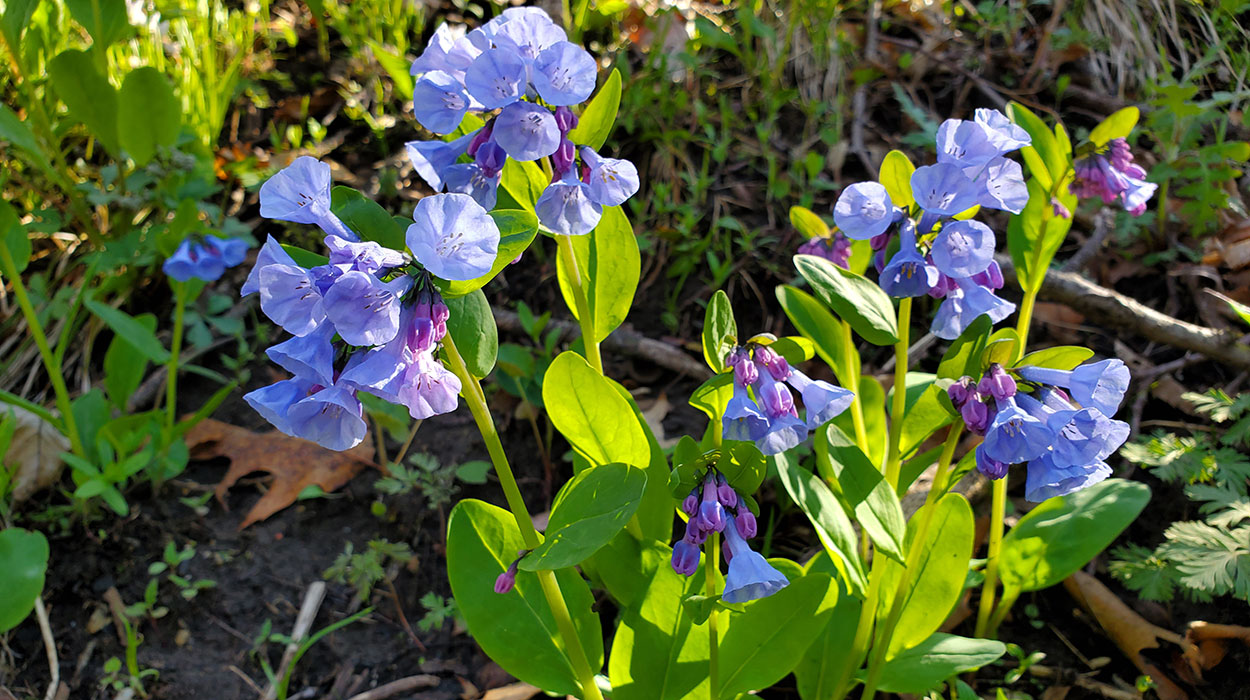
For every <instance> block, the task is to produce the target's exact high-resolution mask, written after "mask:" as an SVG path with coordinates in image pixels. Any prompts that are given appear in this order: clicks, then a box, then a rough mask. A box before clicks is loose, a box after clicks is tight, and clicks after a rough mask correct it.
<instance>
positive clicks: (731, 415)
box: [721, 382, 768, 441]
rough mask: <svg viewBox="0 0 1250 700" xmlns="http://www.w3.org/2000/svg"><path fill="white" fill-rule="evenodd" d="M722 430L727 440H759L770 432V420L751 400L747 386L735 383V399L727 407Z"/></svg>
mask: <svg viewBox="0 0 1250 700" xmlns="http://www.w3.org/2000/svg"><path fill="white" fill-rule="evenodd" d="M721 430H722V433H723V437H724V439H726V440H743V441H754V440H758V439H760V438H761V437H763V436H764V434H765V433H766V432H768V418H767V417H766V416H765V415H764V412H763V411H761V410H760V408H759V406H757V405H755V402H754V401H752V400H751V397H750V395H749V394H748V393H747V389H746V387H745V386H739V385H738V384H737V383H736V382H735V383H734V393H733V398H731V399H729V403H728V404H727V405H726V406H725V415H724V416H723V417H722V418H721Z"/></svg>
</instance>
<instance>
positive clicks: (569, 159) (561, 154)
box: [551, 138, 577, 182]
mask: <svg viewBox="0 0 1250 700" xmlns="http://www.w3.org/2000/svg"><path fill="white" fill-rule="evenodd" d="M576 155H577V148H576V147H575V146H574V145H573V142H572V141H570V140H568V138H561V139H560V145H559V147H557V148H556V152H555V153H552V154H551V181H552V182H556V181H558V180H560V179H562V178H563V177H564V174H565V173H567V172H568V171H569V170H570V169H571V168H572V167H573V159H574V157H576Z"/></svg>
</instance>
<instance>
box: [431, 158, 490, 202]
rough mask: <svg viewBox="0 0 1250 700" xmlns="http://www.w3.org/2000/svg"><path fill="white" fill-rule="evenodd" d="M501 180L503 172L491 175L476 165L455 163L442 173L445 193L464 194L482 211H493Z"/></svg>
mask: <svg viewBox="0 0 1250 700" xmlns="http://www.w3.org/2000/svg"><path fill="white" fill-rule="evenodd" d="M502 180H503V171H502V170H497V171H495V173H494V174H493V175H492V174H490V173H488V172H487V170H486V169H485V168H483V167H482V166H481V165H479V164H477V163H457V164H455V165H453V166H451V167H450V168H448V169H447V171H446V172H445V173H444V180H443V184H444V185H446V187H447V191H448V192H452V193H456V194H466V195H468V196H470V197H472V198H473V201H475V202H477V203H478V204H480V205H481V206H482V208H483V209H487V210H489V209H494V208H495V204H496V203H497V202H498V201H499V183H500V182H501V181H502Z"/></svg>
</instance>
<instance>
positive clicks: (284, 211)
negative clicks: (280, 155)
mask: <svg viewBox="0 0 1250 700" xmlns="http://www.w3.org/2000/svg"><path fill="white" fill-rule="evenodd" d="M330 184H331V183H330V166H329V165H327V164H325V163H322V162H321V161H319V160H317V159H316V158H313V157H312V156H300V157H299V158H296V159H295V160H293V161H291V164H290V165H288V166H286V167H285V168H283V169H282V170H279V171H278V172H277V173H274V175H273V176H272V177H270V178H269V179H268V180H266V181H265V184H263V185H261V186H260V215H261V216H263V217H265V218H266V219H277V220H278V221H290V222H291V223H295V224H313V225H315V226H318V227H320V228H321V230H323V231H325V232H326V233H327V234H334V235H337V236H340V237H342V238H346V239H348V240H353V241H354V240H357V238H358V236H357V235H356V234H355V233H353V232H352V231H351V230H350V229H348V228H347V227H346V226H344V225H343V222H342V221H340V220H339V218H338V217H337V216H335V215H334V213H333V212H331V211H330Z"/></svg>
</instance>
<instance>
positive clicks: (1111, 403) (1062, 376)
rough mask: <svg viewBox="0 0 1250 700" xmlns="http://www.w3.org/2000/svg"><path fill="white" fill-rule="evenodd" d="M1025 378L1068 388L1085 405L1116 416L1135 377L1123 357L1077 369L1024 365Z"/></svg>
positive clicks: (1019, 372) (1019, 371)
mask: <svg viewBox="0 0 1250 700" xmlns="http://www.w3.org/2000/svg"><path fill="white" fill-rule="evenodd" d="M1016 374H1019V375H1020V378H1021V379H1024V380H1025V381H1029V382H1035V383H1038V384H1049V385H1051V386H1058V387H1063V388H1065V389H1067V390H1068V391H1069V392H1070V393H1071V394H1072V398H1074V399H1076V401H1077V403H1079V404H1081V405H1082V406H1088V407H1091V408H1096V409H1098V410H1099V411H1101V412H1102V414H1103V415H1104V416H1114V415H1115V413H1116V411H1117V410H1119V408H1120V402H1121V401H1123V400H1124V394H1125V392H1127V391H1128V384H1129V380H1130V379H1131V376H1130V375H1129V371H1128V367H1127V366H1126V365H1125V364H1124V362H1123V361H1122V360H1118V359H1114V358H1113V359H1109V360H1103V361H1101V362H1095V363H1093V364H1088V365H1081V366H1080V367H1077V368H1076V369H1074V370H1071V371H1068V370H1061V369H1051V368H1048V367H1020V368H1018V369H1017V370H1016Z"/></svg>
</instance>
